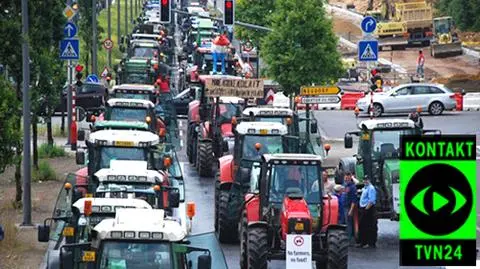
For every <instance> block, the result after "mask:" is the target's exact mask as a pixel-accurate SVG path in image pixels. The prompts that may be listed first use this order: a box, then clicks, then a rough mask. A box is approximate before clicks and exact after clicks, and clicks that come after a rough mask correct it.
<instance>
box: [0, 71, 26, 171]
mask: <svg viewBox="0 0 480 269" xmlns="http://www.w3.org/2000/svg"><path fill="white" fill-rule="evenodd" d="M0 89H2V90H0V126H2V128H0V174H1V173H3V172H4V171H5V167H6V166H7V165H11V164H14V163H15V153H16V150H15V149H16V148H17V147H21V143H22V139H21V137H22V136H21V133H20V129H18V128H17V123H18V122H20V117H19V114H18V110H19V107H20V103H19V102H18V100H17V98H16V96H15V89H14V88H13V87H12V86H11V84H10V83H9V82H8V81H6V80H5V79H4V76H3V75H1V76H0Z"/></svg>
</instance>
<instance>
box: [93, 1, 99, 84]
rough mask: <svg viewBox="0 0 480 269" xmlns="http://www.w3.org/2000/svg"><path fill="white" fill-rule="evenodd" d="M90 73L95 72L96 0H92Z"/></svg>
mask: <svg viewBox="0 0 480 269" xmlns="http://www.w3.org/2000/svg"><path fill="white" fill-rule="evenodd" d="M92 33H93V34H92V74H97V72H98V71H97V42H98V38H97V0H92Z"/></svg>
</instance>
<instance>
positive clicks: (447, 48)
mask: <svg viewBox="0 0 480 269" xmlns="http://www.w3.org/2000/svg"><path fill="white" fill-rule="evenodd" d="M430 49H431V54H432V56H433V57H435V58H437V57H451V56H457V55H462V53H463V50H462V44H461V43H460V42H454V43H446V44H433V43H432V44H431V47H430Z"/></svg>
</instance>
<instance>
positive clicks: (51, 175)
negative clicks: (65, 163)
mask: <svg viewBox="0 0 480 269" xmlns="http://www.w3.org/2000/svg"><path fill="white" fill-rule="evenodd" d="M32 180H33V181H34V182H38V181H48V180H57V174H56V173H55V170H54V169H53V168H52V167H51V166H50V164H49V163H48V162H47V161H44V160H42V161H40V162H39V164H38V169H33V171H32Z"/></svg>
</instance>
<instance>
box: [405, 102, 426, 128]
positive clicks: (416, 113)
mask: <svg viewBox="0 0 480 269" xmlns="http://www.w3.org/2000/svg"><path fill="white" fill-rule="evenodd" d="M421 112H422V107H417V110H416V111H414V112H412V113H410V114H408V119H409V120H412V121H413V122H414V123H415V127H417V128H419V129H422V128H423V120H422V118H420V113H421Z"/></svg>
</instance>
